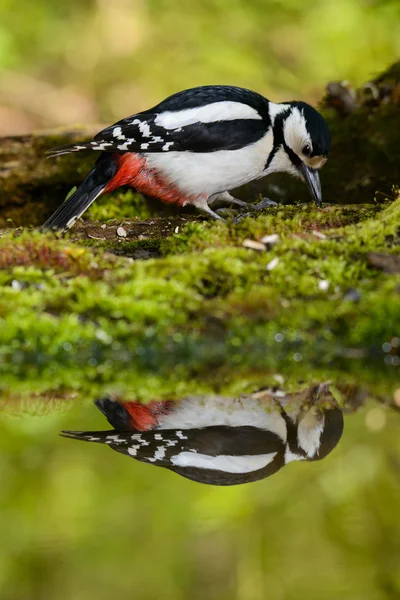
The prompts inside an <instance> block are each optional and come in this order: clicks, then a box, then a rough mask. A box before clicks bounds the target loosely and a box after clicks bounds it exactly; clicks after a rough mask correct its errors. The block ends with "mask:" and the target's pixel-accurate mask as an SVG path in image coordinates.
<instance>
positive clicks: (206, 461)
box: [171, 452, 276, 473]
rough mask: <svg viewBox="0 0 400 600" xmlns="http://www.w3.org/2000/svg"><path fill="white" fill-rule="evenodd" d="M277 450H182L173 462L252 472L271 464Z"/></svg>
mask: <svg viewBox="0 0 400 600" xmlns="http://www.w3.org/2000/svg"><path fill="white" fill-rule="evenodd" d="M275 456H276V452H270V453H269V454H256V455H245V456H230V455H228V454H221V455H220V456H209V455H207V454H198V453H194V452H180V453H179V454H177V455H176V456H173V457H172V459H171V462H172V464H173V465H176V466H177V467H196V468H198V469H212V470H214V471H224V472H225V473H251V472H252V471H258V470H259V469H263V468H264V467H266V466H267V465H269V464H270V463H271V462H272V461H273V460H274V458H275Z"/></svg>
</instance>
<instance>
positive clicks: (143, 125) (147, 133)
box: [132, 119, 152, 138]
mask: <svg viewBox="0 0 400 600" xmlns="http://www.w3.org/2000/svg"><path fill="white" fill-rule="evenodd" d="M132 125H137V126H138V127H139V131H140V133H141V134H142V136H143V137H148V138H150V137H152V135H151V129H150V126H149V124H148V122H147V121H140V119H134V120H133V121H132Z"/></svg>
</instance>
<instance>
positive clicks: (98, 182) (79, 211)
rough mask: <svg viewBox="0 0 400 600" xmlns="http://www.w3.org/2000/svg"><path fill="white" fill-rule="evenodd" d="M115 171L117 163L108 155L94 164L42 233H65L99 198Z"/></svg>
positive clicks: (48, 221)
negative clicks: (57, 231) (58, 231)
mask: <svg viewBox="0 0 400 600" xmlns="http://www.w3.org/2000/svg"><path fill="white" fill-rule="evenodd" d="M116 171H117V163H116V161H115V160H114V158H113V157H112V156H110V155H107V156H104V155H103V156H102V157H101V160H100V159H99V160H98V161H97V162H96V165H95V166H94V168H93V169H92V170H91V171H90V173H89V175H88V176H87V177H86V179H85V181H84V182H83V183H82V184H81V185H80V186H79V188H78V189H77V190H76V192H75V193H73V194H72V196H70V197H69V198H67V199H66V200H65V202H64V203H63V204H61V206H59V207H58V208H57V210H56V211H55V212H54V213H53V214H52V215H51V217H50V218H49V219H47V221H46V222H45V223H44V224H43V225H42V227H41V230H42V231H48V230H54V229H60V230H62V231H66V230H67V229H70V228H71V227H72V226H73V225H74V223H75V222H76V221H77V219H79V217H80V216H82V215H83V213H84V212H85V210H87V209H88V208H89V206H90V205H91V204H92V203H93V202H94V201H95V200H96V198H98V197H99V196H100V194H101V193H102V192H103V191H104V189H105V188H106V186H107V184H108V183H109V182H110V181H111V179H112V178H113V177H114V175H115V173H116Z"/></svg>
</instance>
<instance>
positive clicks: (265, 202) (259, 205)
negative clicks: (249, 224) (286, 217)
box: [252, 198, 279, 210]
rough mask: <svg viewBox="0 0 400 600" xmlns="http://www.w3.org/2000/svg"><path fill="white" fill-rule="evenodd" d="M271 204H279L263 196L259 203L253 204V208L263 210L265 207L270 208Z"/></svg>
mask: <svg viewBox="0 0 400 600" xmlns="http://www.w3.org/2000/svg"><path fill="white" fill-rule="evenodd" d="M271 206H279V205H278V203H277V202H274V201H273V200H270V199H269V198H263V199H262V200H260V202H257V204H253V205H252V209H253V210H263V209H264V208H269V207H271Z"/></svg>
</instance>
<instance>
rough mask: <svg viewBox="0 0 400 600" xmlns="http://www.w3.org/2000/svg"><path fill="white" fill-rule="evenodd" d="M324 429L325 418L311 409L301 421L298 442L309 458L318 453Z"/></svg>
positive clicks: (298, 429)
mask: <svg viewBox="0 0 400 600" xmlns="http://www.w3.org/2000/svg"><path fill="white" fill-rule="evenodd" d="M323 430H324V418H323V417H321V415H316V414H314V413H313V412H312V411H309V412H308V413H307V414H306V415H305V416H304V417H303V418H302V419H301V421H300V423H299V425H298V428H297V443H298V445H299V446H300V448H302V449H303V450H304V452H306V454H307V456H308V457H309V458H314V457H315V456H316V455H318V451H319V448H320V445H321V435H322V432H323Z"/></svg>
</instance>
